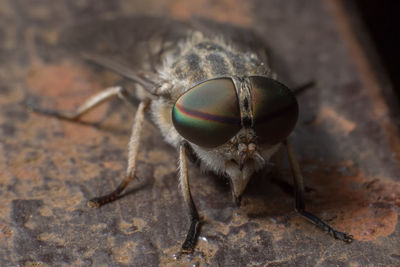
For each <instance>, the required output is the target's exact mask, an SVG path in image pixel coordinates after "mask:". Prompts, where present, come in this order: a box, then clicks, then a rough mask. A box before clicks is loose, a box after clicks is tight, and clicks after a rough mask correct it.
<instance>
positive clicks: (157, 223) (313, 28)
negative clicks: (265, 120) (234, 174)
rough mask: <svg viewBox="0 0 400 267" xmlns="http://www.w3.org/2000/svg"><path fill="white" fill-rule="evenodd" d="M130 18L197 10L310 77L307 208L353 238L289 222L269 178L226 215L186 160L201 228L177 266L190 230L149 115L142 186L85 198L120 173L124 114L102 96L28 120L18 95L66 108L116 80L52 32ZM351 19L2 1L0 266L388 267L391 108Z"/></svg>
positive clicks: (127, 120) (226, 199)
mask: <svg viewBox="0 0 400 267" xmlns="http://www.w3.org/2000/svg"><path fill="white" fill-rule="evenodd" d="M132 14H152V15H157V14H169V15H171V16H173V17H175V18H180V19H188V18H190V16H192V15H200V16H205V17H208V18H212V19H215V20H218V21H222V22H231V23H235V24H237V25H241V26H246V27H250V28H253V29H255V30H256V31H257V32H258V33H260V34H261V35H262V37H263V38H264V39H265V40H266V41H267V42H268V44H269V46H270V47H271V49H272V51H274V53H275V56H277V57H278V58H280V59H281V65H280V67H281V68H282V69H281V70H280V73H281V74H282V77H288V78H286V79H287V80H286V82H287V83H288V85H289V86H295V85H298V84H302V83H304V82H308V81H310V80H315V81H316V82H317V86H316V88H314V89H311V90H308V91H306V92H305V93H304V94H302V95H301V96H300V97H299V103H300V109H301V113H300V121H299V124H298V126H297V128H296V130H295V131H294V133H293V134H292V142H293V144H294V147H295V149H296V153H297V155H298V159H299V161H300V164H301V166H302V170H303V172H304V175H305V177H306V184H307V187H308V188H309V190H308V192H307V193H306V202H307V204H308V208H309V210H310V211H312V212H314V213H315V214H317V215H319V216H320V217H322V218H323V219H325V220H327V221H329V222H330V223H331V224H332V225H334V226H335V227H337V228H338V229H340V230H344V231H347V232H349V233H351V234H353V235H354V237H355V241H354V242H353V243H352V244H344V243H342V242H340V241H336V240H334V239H332V238H331V237H329V236H328V235H327V234H325V233H323V232H321V231H320V230H318V229H316V227H315V226H313V225H311V224H310V223H308V222H307V221H306V220H304V219H303V218H301V217H299V216H298V215H296V213H295V212H293V205H294V199H293V196H292V195H291V194H290V193H288V192H286V191H287V190H285V188H282V186H278V185H277V184H276V183H274V182H271V180H268V179H266V178H265V177H264V178H263V177H256V178H254V180H252V182H251V183H250V185H249V188H248V190H247V191H246V193H245V195H244V198H243V203H242V206H241V207H240V208H239V209H237V208H236V207H235V206H234V205H233V204H232V202H231V198H230V191H229V187H228V185H226V184H225V182H223V181H221V180H220V179H218V178H216V177H213V176H209V175H204V174H201V173H200V172H199V170H198V169H197V168H196V167H195V166H191V167H190V176H191V177H192V179H191V184H192V194H193V197H194V200H195V202H196V204H197V206H198V209H199V211H200V214H201V216H202V218H203V221H204V224H203V226H202V231H201V235H200V240H199V242H198V246H197V248H196V251H195V252H194V253H193V254H192V255H190V256H184V257H182V258H181V259H179V260H177V259H175V257H174V255H176V254H175V253H176V252H178V251H179V248H180V245H181V243H182V241H183V239H184V237H185V234H186V230H187V227H188V223H189V222H188V218H187V214H186V211H185V209H184V206H183V203H182V197H181V196H180V194H179V191H178V185H177V178H176V177H177V173H176V161H177V153H176V152H175V151H174V149H172V148H171V147H169V146H168V145H167V144H165V143H164V142H163V141H162V137H161V136H160V134H159V132H158V131H157V128H156V127H155V126H154V125H152V124H151V123H149V122H146V123H145V126H144V129H145V130H144V132H145V134H144V138H143V142H142V144H141V147H142V149H141V150H140V153H139V163H138V177H139V178H140V179H139V180H138V181H136V182H134V183H132V184H131V185H130V186H129V189H128V192H127V194H125V195H124V197H122V198H121V199H120V200H118V201H116V202H114V203H111V204H109V205H106V206H104V207H102V208H100V209H98V210H92V209H90V208H88V207H87V206H86V200H87V199H88V198H91V197H94V196H97V195H99V194H103V193H107V192H109V191H110V190H111V189H112V188H114V187H115V186H116V185H117V184H118V182H119V181H120V180H121V178H122V175H123V173H124V171H125V166H126V160H127V151H126V145H127V142H128V139H129V131H130V126H131V124H132V120H133V112H132V110H131V109H129V108H128V107H126V106H125V105H123V104H121V103H120V102H118V101H112V102H111V103H110V105H105V106H103V107H101V108H99V109H98V110H97V112H95V113H91V114H89V115H88V116H85V117H84V120H85V121H86V122H95V125H90V124H82V123H81V124H78V123H71V122H65V121H60V120H58V119H55V118H49V117H45V116H42V115H38V114H34V113H31V112H30V111H29V110H27V109H26V108H25V107H24V105H23V104H22V103H24V101H26V100H28V99H29V100H32V101H35V103H38V104H40V105H42V106H44V107H48V108H58V109H73V108H74V107H76V106H77V105H79V104H80V103H82V100H83V99H85V98H86V97H88V96H89V95H91V94H93V93H94V92H96V91H99V90H101V88H104V87H106V86H110V85H115V84H118V83H119V82H120V79H119V78H118V77H117V76H116V75H114V74H112V73H110V72H104V71H103V70H101V69H99V68H93V66H90V65H88V64H86V63H85V62H83V61H80V60H79V59H78V58H71V57H65V56H64V55H61V54H60V55H58V54H56V52H54V51H56V50H57V49H56V48H57V46H58V40H59V33H60V29H62V28H63V27H64V26H65V25H67V24H73V22H74V20H76V19H78V18H82V17H88V18H90V17H115V16H122V15H125V16H126V15H132ZM350 14H352V13H351V12H350ZM353 15H354V14H353ZM349 18H350V16H349V15H348V13H346V12H344V10H343V9H342V6H341V5H340V2H338V1H333V0H331V1H318V0H313V1H296V2H294V1H291V2H290V3H289V1H285V2H284V3H283V1H279V0H275V1H271V0H268V1H262V0H259V1H246V2H243V1H236V0H232V1H227V0H219V1H210V0H196V1H190V3H189V1H182V0H175V1H173V0H169V1H156V0H151V1H146V2H145V1H142V2H141V1H127V0H126V1H123V0H121V1H94V0H93V1H90V0H88V1H67V0H65V1H51V0H40V1H23V0H0V200H1V201H0V266H17V265H24V264H25V265H26V266H60V265H65V266H72V265H75V266H90V265H93V266H132V265H134V266H246V265H247V266H293V265H307V266H310V265H323V266H327V265H328V266H329V265H335V266H337V265H347V266H378V265H381V266H399V265H400V252H399V251H400V227H399V224H398V218H399V210H400V175H399V174H400V164H399V162H400V139H399V136H400V135H399V132H398V130H399V129H398V123H399V120H398V119H396V116H397V118H399V112H398V107H397V106H395V103H393V100H394V97H392V93H391V91H390V86H389V85H388V84H387V83H386V82H385V80H384V79H383V78H382V77H383V76H382V75H381V74H382V72H381V70H380V69H379V67H378V66H377V65H376V64H375V63H374V62H375V57H374V54H373V52H371V50H370V47H369V46H368V41H367V40H365V38H364V37H363V34H362V31H361V29H360V28H359V26H357V20H356V19H354V17H353V16H351V19H349ZM356 36H357V37H358V38H356ZM282 66H284V67H282ZM289 77H290V78H289ZM396 123H397V125H396ZM278 176H279V177H283V178H284V179H286V180H290V172H289V170H288V169H287V168H283V169H281V170H280V171H279V172H277V171H273V172H271V173H269V177H275V178H278Z"/></svg>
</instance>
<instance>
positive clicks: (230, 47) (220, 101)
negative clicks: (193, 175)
mask: <svg viewBox="0 0 400 267" xmlns="http://www.w3.org/2000/svg"><path fill="white" fill-rule="evenodd" d="M93 24H94V23H92V24H91V25H87V26H83V27H80V28H79V30H78V31H76V29H75V30H73V31H72V32H73V38H72V37H71V36H68V34H67V35H66V36H67V37H66V40H67V41H70V40H76V41H77V44H78V47H79V50H80V52H81V53H82V55H83V56H84V57H85V58H86V59H88V60H90V61H93V62H95V63H97V64H99V65H101V66H103V67H105V68H107V69H110V70H113V71H115V72H116V73H118V74H120V75H121V76H123V77H125V78H127V79H129V80H131V81H132V82H134V83H135V84H136V91H135V92H133V93H134V94H135V96H136V98H137V99H139V100H140V104H139V106H138V108H137V111H136V115H135V120H134V124H133V126H132V131H131V137H130V141H129V145H128V150H129V155H128V167H127V170H126V174H125V178H124V179H123V180H122V182H121V183H120V184H119V186H118V187H117V188H116V189H115V190H114V191H112V192H111V193H109V194H107V195H104V196H100V197H96V198H93V199H91V200H90V201H89V202H88V205H89V206H90V207H92V208H98V207H100V206H102V205H104V204H106V203H109V202H111V201H113V200H115V199H116V198H117V197H118V196H120V195H121V193H122V192H123V191H124V190H125V188H126V187H127V185H128V184H129V183H130V182H131V181H132V180H134V178H135V172H136V161H137V154H138V151H139V147H140V140H141V132H142V126H143V120H144V114H145V112H149V113H151V116H152V119H153V121H154V123H155V124H156V125H157V126H158V128H159V129H160V131H161V134H162V135H163V137H164V139H165V141H166V142H168V143H169V144H170V145H172V146H173V147H175V148H176V149H177V151H178V154H179V183H180V188H181V191H182V194H183V198H184V201H185V205H186V207H187V208H188V211H189V218H190V227H189V230H188V233H187V235H186V239H185V241H184V242H183V245H182V249H183V251H188V252H190V251H193V249H194V248H195V245H196V241H197V237H198V235H199V225H200V218H199V214H198V212H197V209H196V206H195V204H194V202H193V199H192V196H191V193H190V185H189V177H188V163H187V159H188V158H197V159H198V160H200V162H201V163H202V165H203V166H204V167H205V168H206V169H207V170H211V171H213V172H214V173H216V174H219V175H221V176H226V177H227V178H228V179H229V180H230V184H231V191H232V197H233V200H234V201H235V202H236V203H237V204H240V199H241V196H242V194H243V192H244V190H245V188H246V186H247V183H248V182H249V180H250V178H251V177H252V175H253V174H254V173H255V172H257V171H260V170H262V169H263V168H264V166H265V165H266V163H267V162H268V160H269V159H270V157H271V156H272V155H273V154H274V153H275V152H277V151H278V150H279V149H280V148H281V147H282V146H283V147H285V148H286V151H287V153H288V156H289V162H290V164H291V168H292V171H293V177H294V186H295V191H296V210H297V212H299V213H300V214H301V215H302V216H304V217H306V218H307V219H309V220H310V221H311V222H313V223H314V224H315V225H317V226H318V227H319V228H321V229H322V230H324V231H327V232H328V233H329V234H331V235H332V236H333V237H334V238H336V239H340V240H343V241H345V242H351V241H352V240H353V238H352V236H351V235H349V234H347V233H343V232H340V231H337V230H335V229H333V228H332V227H331V226H329V225H328V224H327V223H325V222H323V221H322V220H321V219H319V218H318V217H317V216H315V215H313V214H311V213H309V212H307V211H306V210H305V204H304V184H303V176H302V174H301V171H300V167H299V164H298V162H297V160H296V158H295V156H294V152H293V149H292V147H291V145H290V143H289V142H288V136H289V134H290V133H291V132H292V130H293V128H294V127H295V124H296V122H297V118H298V104H297V100H296V97H295V94H294V93H293V92H292V91H291V90H289V89H288V88H287V87H286V86H285V85H284V84H282V83H280V82H278V81H277V76H276V74H275V73H274V72H273V71H272V70H271V68H270V67H269V66H268V60H267V57H266V54H265V49H264V44H263V42H262V41H260V39H258V38H257V36H255V35H254V34H253V33H252V32H251V31H249V30H248V29H243V28H238V27H234V26H231V25H225V24H218V23H215V22H208V21H204V20H197V21H196V22H194V23H183V22H178V21H172V20H169V19H163V18H151V17H138V18H131V19H119V20H113V21H103V22H101V23H96V24H95V25H94V26H93ZM85 27H86V28H85ZM85 29H86V30H85ZM100 37H101V38H100ZM100 41H103V42H100ZM88 47H90V48H88ZM143 51H146V52H143ZM137 66H140V68H138V67H137ZM132 95H133V94H132V92H129V91H127V90H125V89H124V88H122V87H111V88H108V89H105V90H104V91H102V92H100V93H98V94H96V95H94V96H93V97H91V98H90V99H88V100H87V101H86V102H84V103H83V104H82V105H81V106H80V107H79V108H78V109H77V110H76V111H75V112H71V113H68V112H62V111H55V110H40V109H39V111H40V112H43V113H47V114H50V115H53V116H57V117H58V118H61V119H67V120H78V119H79V118H80V117H81V116H82V115H83V114H85V113H87V112H89V111H91V110H93V109H94V108H95V107H96V106H98V105H99V104H101V103H103V102H106V101H107V100H109V99H111V98H114V97H119V98H121V99H123V100H126V101H128V102H131V97H132Z"/></svg>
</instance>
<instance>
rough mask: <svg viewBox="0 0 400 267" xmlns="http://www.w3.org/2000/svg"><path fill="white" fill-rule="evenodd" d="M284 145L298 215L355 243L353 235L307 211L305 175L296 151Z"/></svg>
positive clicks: (345, 240) (338, 237) (330, 232)
mask: <svg viewBox="0 0 400 267" xmlns="http://www.w3.org/2000/svg"><path fill="white" fill-rule="evenodd" d="M284 144H285V146H286V150H287V153H288V155H289V161H290V165H291V167H292V171H293V177H294V186H295V190H296V194H295V196H296V211H297V212H298V213H300V215H302V216H304V217H305V218H307V219H308V220H310V221H311V222H312V223H314V224H315V225H317V226H318V227H319V228H321V229H322V230H324V231H326V232H328V233H329V234H330V235H331V236H333V237H334V238H336V239H339V240H342V241H344V242H347V243H350V242H352V241H353V236H352V235H349V234H347V233H343V232H340V231H337V230H335V229H333V228H332V227H331V226H329V225H328V224H327V223H325V222H324V221H322V220H321V219H320V218H318V217H317V216H315V215H314V214H312V213H310V212H308V211H306V210H305V204H304V182H303V175H302V174H301V171H300V166H299V163H298V162H297V160H296V158H295V156H294V151H293V148H292V146H291V145H290V144H289V142H288V141H287V140H286V141H285V142H284Z"/></svg>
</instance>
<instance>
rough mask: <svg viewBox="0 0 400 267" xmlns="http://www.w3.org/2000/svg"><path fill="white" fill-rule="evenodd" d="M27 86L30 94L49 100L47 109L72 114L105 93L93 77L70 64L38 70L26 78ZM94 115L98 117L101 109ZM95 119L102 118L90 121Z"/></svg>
mask: <svg viewBox="0 0 400 267" xmlns="http://www.w3.org/2000/svg"><path fill="white" fill-rule="evenodd" d="M26 84H27V86H28V88H29V89H30V91H32V92H34V93H36V94H38V95H40V96H43V97H46V98H51V101H52V103H49V106H50V107H54V108H57V109H61V110H69V111H72V110H74V109H75V108H76V107H77V106H78V105H80V104H82V103H83V102H84V101H85V100H86V99H87V98H88V97H90V96H92V95H93V94H95V93H97V92H99V91H100V90H101V89H104V87H103V86H102V85H101V83H100V82H98V79H96V76H95V75H93V73H91V72H90V71H88V69H86V68H84V67H82V66H80V65H78V64H74V63H72V62H70V61H63V62H61V63H59V64H49V65H40V66H37V67H36V68H35V69H33V70H32V71H31V72H30V74H29V75H28V77H27V79H26ZM46 104H47V103H46ZM44 108H48V107H44ZM96 111H97V112H95V113H97V114H98V113H99V111H102V108H101V107H99V108H98V109H96ZM103 112H104V109H103ZM103 112H100V113H103ZM91 113H92V112H90V114H88V115H91ZM85 117H86V116H85ZM98 118H101V116H99V115H97V116H96V117H94V118H91V119H98Z"/></svg>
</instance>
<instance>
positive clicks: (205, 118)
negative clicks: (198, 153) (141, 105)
mask: <svg viewBox="0 0 400 267" xmlns="http://www.w3.org/2000/svg"><path fill="white" fill-rule="evenodd" d="M172 121H173V123H174V126H175V129H176V130H177V131H178V133H179V134H180V135H182V136H183V137H184V138H185V139H187V140H188V141H190V142H192V143H194V144H196V145H198V146H201V147H209V148H211V147H217V146H220V145H223V144H224V143H226V142H227V141H229V139H231V138H232V137H233V136H234V135H235V134H236V133H237V132H238V131H239V130H240V128H241V124H240V110H239V102H238V98H237V95H236V90H235V86H234V84H233V82H232V80H231V79H229V78H221V79H214V80H208V81H205V82H203V83H201V84H198V85H196V86H194V87H193V88H191V89H190V90H188V91H186V92H185V93H184V94H183V95H181V96H180V97H179V98H178V100H177V101H176V103H175V105H174V108H173V109H172Z"/></svg>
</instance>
